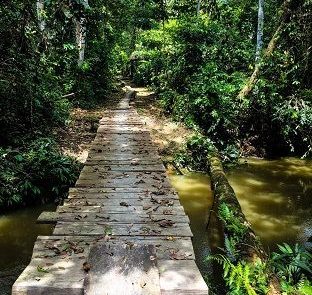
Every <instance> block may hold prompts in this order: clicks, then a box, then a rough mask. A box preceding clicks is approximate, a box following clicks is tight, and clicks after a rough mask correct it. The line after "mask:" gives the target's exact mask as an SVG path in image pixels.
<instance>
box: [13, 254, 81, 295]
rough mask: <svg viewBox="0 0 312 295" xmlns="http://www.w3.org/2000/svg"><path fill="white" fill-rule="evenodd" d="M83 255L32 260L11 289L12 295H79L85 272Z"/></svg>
mask: <svg viewBox="0 0 312 295" xmlns="http://www.w3.org/2000/svg"><path fill="white" fill-rule="evenodd" d="M85 256H86V254H85V253H79V254H75V253H72V254H71V255H70V256H69V255H66V256H65V257H63V259H60V257H58V259H55V257H51V258H49V257H42V258H33V259H32V260H31V262H30V264H29V265H28V266H27V268H26V269H25V270H24V272H23V273H22V274H21V276H20V277H19V278H18V279H17V281H16V282H15V283H14V285H13V287H12V295H24V294H25V295H37V294H43V295H48V294H53V295H81V294H83V290H84V285H83V282H84V278H85V272H84V271H83V269H82V264H83V262H84V261H85Z"/></svg>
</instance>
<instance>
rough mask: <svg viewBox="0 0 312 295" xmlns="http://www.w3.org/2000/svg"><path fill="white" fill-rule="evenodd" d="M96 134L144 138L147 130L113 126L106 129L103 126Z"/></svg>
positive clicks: (147, 132)
mask: <svg viewBox="0 0 312 295" xmlns="http://www.w3.org/2000/svg"><path fill="white" fill-rule="evenodd" d="M97 133H105V134H106V133H110V134H119V135H122V134H140V135H142V136H144V135H145V134H148V135H149V131H148V130H147V129H143V128H142V127H130V126H120V127H119V126H115V127H113V126H112V127H110V128H109V127H106V126H104V125H100V127H99V128H98V130H97Z"/></svg>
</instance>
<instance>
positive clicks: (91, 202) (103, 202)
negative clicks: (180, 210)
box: [63, 198, 181, 208]
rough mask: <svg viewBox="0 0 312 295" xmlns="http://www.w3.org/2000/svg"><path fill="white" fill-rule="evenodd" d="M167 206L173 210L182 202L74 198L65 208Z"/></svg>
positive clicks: (65, 204)
mask: <svg viewBox="0 0 312 295" xmlns="http://www.w3.org/2000/svg"><path fill="white" fill-rule="evenodd" d="M141 205H142V206H145V207H147V206H155V205H156V206H157V205H162V206H167V207H168V208H171V207H172V206H179V205H181V204H180V201H179V200H175V199H168V198H157V199H156V198H153V199H151V198H142V199H140V198H137V199H135V198H133V199H127V198H120V199H117V198H114V199H107V198H100V199H99V198H96V199H95V198H93V199H78V198H72V199H67V200H64V205H63V206H101V207H106V206H116V207H117V206H122V207H130V206H141Z"/></svg>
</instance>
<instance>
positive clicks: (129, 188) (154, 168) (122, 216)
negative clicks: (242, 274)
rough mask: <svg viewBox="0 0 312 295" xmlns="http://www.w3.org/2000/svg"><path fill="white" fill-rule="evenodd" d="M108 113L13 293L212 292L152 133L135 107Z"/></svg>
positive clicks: (48, 216) (44, 219) (47, 217)
mask: <svg viewBox="0 0 312 295" xmlns="http://www.w3.org/2000/svg"><path fill="white" fill-rule="evenodd" d="M130 96H131V95H130V94H128V95H126V97H125V98H124V99H122V100H121V101H120V103H119V104H118V105H117V107H116V108H114V109H111V110H107V111H105V113H104V116H103V119H101V121H100V127H99V128H98V132H97V135H96V138H95V140H94V142H93V144H92V146H91V148H90V152H89V156H88V159H87V161H86V164H85V166H84V168H83V170H82V172H81V174H80V177H79V179H78V181H77V183H76V186H75V187H74V188H71V189H70V191H69V197H68V199H67V200H65V201H64V204H63V205H62V206H59V207H58V208H57V210H56V212H44V213H42V214H41V215H40V217H39V218H38V222H39V223H53V224H55V228H54V232H53V235H52V236H39V237H38V239H37V241H36V244H35V246H34V251H33V255H32V259H31V262H30V264H29V265H28V267H27V268H26V269H25V271H24V272H23V273H22V274H21V276H20V277H19V278H18V280H17V281H16V282H15V284H14V286H13V288H12V294H13V295H20V294H23V295H24V294H27V295H33V294H34V295H37V294H55V295H63V294H64V295H65V294H66V295H76V294H79V295H82V294H87V295H97V294H99V295H100V294H101V295H104V294H110V295H113V294H116V295H121V294H124V295H126V294H127V295H128V294H137V295H139V294H150V295H154V294H155V295H158V294H163V295H167V294H175V295H176V294H198V295H202V294H205V295H206V294H208V288H207V286H206V284H205V282H204V280H203V278H202V276H201V274H200V272H199V270H198V268H197V266H196V264H195V256H194V251H193V246H192V242H191V238H192V232H191V230H190V227H189V219H188V217H187V216H186V214H185V212H184V209H183V207H182V206H181V204H180V202H179V197H178V195H177V193H176V192H175V191H174V190H173V188H172V187H171V185H170V183H169V180H168V177H167V175H166V173H165V168H164V166H163V165H162V162H161V159H160V157H159V156H158V154H157V149H156V148H155V146H154V145H153V143H152V140H151V137H150V134H149V132H148V130H147V129H145V128H144V125H143V124H142V122H141V121H140V119H139V116H138V114H137V112H136V110H135V109H134V108H132V107H131V106H130V104H129V102H130Z"/></svg>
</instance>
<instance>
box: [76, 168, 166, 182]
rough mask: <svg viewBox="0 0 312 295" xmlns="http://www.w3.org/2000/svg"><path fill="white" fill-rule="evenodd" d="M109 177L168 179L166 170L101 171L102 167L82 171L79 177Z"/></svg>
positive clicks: (135, 179) (146, 179)
mask: <svg viewBox="0 0 312 295" xmlns="http://www.w3.org/2000/svg"><path fill="white" fill-rule="evenodd" d="M98 178H99V179H107V180H111V181H113V180H117V179H118V180H120V179H122V180H124V181H127V180H128V181H131V182H133V181H134V182H135V181H137V180H144V181H149V182H150V181H153V180H157V181H159V180H161V181H163V180H168V178H167V174H166V173H164V172H154V171H153V172H149V173H145V172H139V171H128V172H119V171H111V170H109V171H100V169H97V170H94V171H92V172H88V171H82V172H81V174H80V177H79V179H81V180H82V179H92V180H97V179H98Z"/></svg>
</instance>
